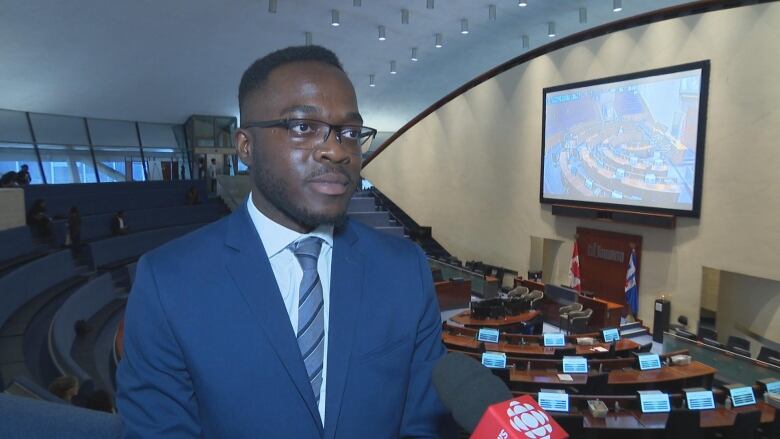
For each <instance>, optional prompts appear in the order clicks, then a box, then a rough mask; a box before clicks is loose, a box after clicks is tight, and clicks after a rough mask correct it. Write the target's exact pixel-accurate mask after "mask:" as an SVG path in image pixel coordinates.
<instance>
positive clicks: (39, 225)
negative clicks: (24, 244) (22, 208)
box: [27, 198, 51, 237]
mask: <svg viewBox="0 0 780 439" xmlns="http://www.w3.org/2000/svg"><path fill="white" fill-rule="evenodd" d="M27 225H28V226H30V228H31V229H32V230H33V233H34V234H35V235H37V236H43V237H47V236H51V218H49V216H48V215H46V202H45V201H43V200H42V199H40V198H39V199H37V200H35V201H34V202H33V205H32V207H31V208H30V210H29V211H28V212H27Z"/></svg>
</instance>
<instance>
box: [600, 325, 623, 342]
mask: <svg viewBox="0 0 780 439" xmlns="http://www.w3.org/2000/svg"><path fill="white" fill-rule="evenodd" d="M607 331H615V339H614V340H610V341H607ZM601 339H602V340H604V343H614V342H616V341H620V330H618V328H605V329H602V330H601Z"/></svg>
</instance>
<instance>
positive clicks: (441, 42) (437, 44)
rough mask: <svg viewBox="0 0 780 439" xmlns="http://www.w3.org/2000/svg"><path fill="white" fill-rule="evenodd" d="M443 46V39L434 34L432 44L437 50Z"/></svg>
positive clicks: (439, 35)
mask: <svg viewBox="0 0 780 439" xmlns="http://www.w3.org/2000/svg"><path fill="white" fill-rule="evenodd" d="M443 45H444V37H443V36H442V35H441V34H439V33H437V34H436V44H434V46H435V47H436V48H437V49H440V48H441V46H443Z"/></svg>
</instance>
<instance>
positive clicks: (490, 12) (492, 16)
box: [488, 5, 496, 21]
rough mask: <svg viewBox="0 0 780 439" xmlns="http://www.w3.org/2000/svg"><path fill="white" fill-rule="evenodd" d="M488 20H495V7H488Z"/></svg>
mask: <svg viewBox="0 0 780 439" xmlns="http://www.w3.org/2000/svg"><path fill="white" fill-rule="evenodd" d="M488 20H490V21H495V20H496V5H488Z"/></svg>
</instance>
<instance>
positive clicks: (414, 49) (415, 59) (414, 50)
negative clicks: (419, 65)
mask: <svg viewBox="0 0 780 439" xmlns="http://www.w3.org/2000/svg"><path fill="white" fill-rule="evenodd" d="M409 59H411V60H412V61H414V62H417V61H419V60H420V58H418V57H417V48H416V47H412V56H411V58H409Z"/></svg>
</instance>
